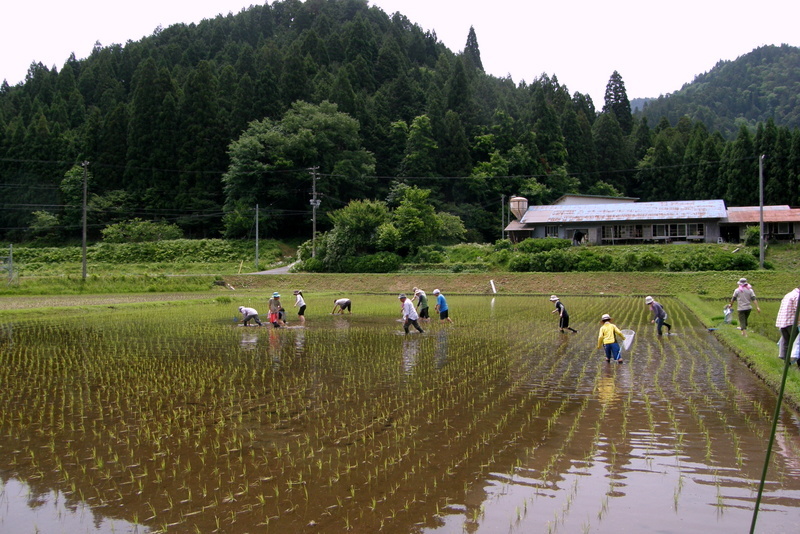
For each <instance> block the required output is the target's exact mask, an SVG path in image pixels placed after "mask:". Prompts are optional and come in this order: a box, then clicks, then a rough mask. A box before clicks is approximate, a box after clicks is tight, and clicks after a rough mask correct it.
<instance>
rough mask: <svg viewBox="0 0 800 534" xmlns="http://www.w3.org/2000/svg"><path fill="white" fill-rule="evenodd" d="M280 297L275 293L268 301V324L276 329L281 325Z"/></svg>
mask: <svg viewBox="0 0 800 534" xmlns="http://www.w3.org/2000/svg"><path fill="white" fill-rule="evenodd" d="M281 307H282V305H281V295H280V293H278V292H277V291H276V292H275V293H273V294H272V298H271V299H269V322H270V323H272V326H274V327H275V328H278V327H279V326H280V325H281Z"/></svg>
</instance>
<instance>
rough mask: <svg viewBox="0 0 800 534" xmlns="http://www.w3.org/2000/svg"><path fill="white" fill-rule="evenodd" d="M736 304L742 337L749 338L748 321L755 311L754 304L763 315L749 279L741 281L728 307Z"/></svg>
mask: <svg viewBox="0 0 800 534" xmlns="http://www.w3.org/2000/svg"><path fill="white" fill-rule="evenodd" d="M734 302H736V312H737V313H738V315H739V327H738V328H739V330H741V331H742V335H743V336H745V337H747V320H748V319H749V318H750V312H751V311H753V304H755V306H756V309H757V310H758V313H761V308H760V307H759V306H758V299H756V293H755V291H753V288H752V287H751V286H750V284H748V283H747V278H740V279H739V287H737V288H736V289H735V290H734V291H733V296H732V297H731V302H730V303H729V304H728V306H733V303H734Z"/></svg>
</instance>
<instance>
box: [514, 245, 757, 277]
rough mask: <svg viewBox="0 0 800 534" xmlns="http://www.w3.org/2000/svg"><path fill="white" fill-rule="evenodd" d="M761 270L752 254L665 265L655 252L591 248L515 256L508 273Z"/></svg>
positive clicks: (694, 256) (697, 255)
mask: <svg viewBox="0 0 800 534" xmlns="http://www.w3.org/2000/svg"><path fill="white" fill-rule="evenodd" d="M755 269H758V260H757V259H755V258H754V257H753V255H751V254H733V253H731V252H726V251H722V250H720V251H713V252H709V251H696V252H693V253H691V254H689V255H687V256H685V257H675V258H672V259H671V260H670V261H669V263H667V264H665V262H664V260H663V259H662V258H661V256H659V255H658V254H656V253H654V252H649V251H648V252H642V253H637V252H628V253H625V254H623V255H622V256H617V257H615V256H612V255H611V254H608V253H602V252H595V251H593V250H592V249H591V248H589V247H572V248H569V249H566V248H556V249H553V250H550V251H548V252H537V253H534V254H525V253H521V252H517V253H513V254H511V256H510V257H509V259H508V270H509V271H513V272H568V271H578V272H589V271H616V272H632V271H663V270H668V271H733V270H736V271H749V270H755Z"/></svg>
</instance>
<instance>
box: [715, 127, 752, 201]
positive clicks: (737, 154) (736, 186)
mask: <svg viewBox="0 0 800 534" xmlns="http://www.w3.org/2000/svg"><path fill="white" fill-rule="evenodd" d="M728 148H729V150H728V151H727V153H726V155H725V161H724V162H723V168H722V174H723V176H724V179H725V182H726V183H727V188H726V190H725V197H724V198H725V202H726V203H727V204H728V206H757V205H758V162H757V158H756V156H755V145H754V143H753V136H752V135H751V134H750V130H748V129H747V126H745V125H744V124H743V125H742V126H741V127H740V128H739V135H738V136H737V137H736V140H735V141H734V142H733V143H730V145H729V147H728Z"/></svg>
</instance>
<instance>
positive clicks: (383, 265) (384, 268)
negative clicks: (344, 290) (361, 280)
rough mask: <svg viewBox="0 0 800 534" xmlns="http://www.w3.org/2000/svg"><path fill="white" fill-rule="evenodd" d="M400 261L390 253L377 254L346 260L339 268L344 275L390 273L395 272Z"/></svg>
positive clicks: (395, 255)
mask: <svg viewBox="0 0 800 534" xmlns="http://www.w3.org/2000/svg"><path fill="white" fill-rule="evenodd" d="M401 264H402V259H401V258H400V256H398V255H397V254H394V253H392V252H378V253H377V254H367V255H366V256H358V257H356V258H347V259H345V260H343V261H342V262H341V263H340V264H339V266H340V271H341V272H344V273H391V272H394V271H397V270H398V269H399V268H400V265H401Z"/></svg>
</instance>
